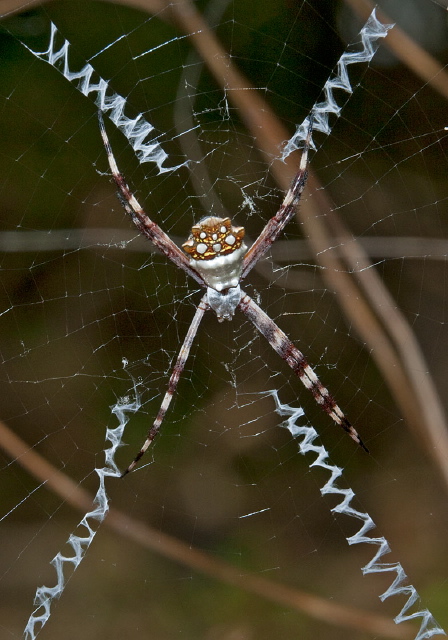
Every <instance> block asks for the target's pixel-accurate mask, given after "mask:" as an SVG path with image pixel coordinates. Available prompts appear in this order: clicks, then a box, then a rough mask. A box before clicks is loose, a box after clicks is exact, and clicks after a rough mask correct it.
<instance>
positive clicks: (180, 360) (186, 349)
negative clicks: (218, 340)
mask: <svg viewBox="0 0 448 640" xmlns="http://www.w3.org/2000/svg"><path fill="white" fill-rule="evenodd" d="M207 309H209V305H208V304H207V302H206V295H204V296H203V297H202V299H201V301H200V303H199V305H198V307H197V309H196V313H195V314H194V318H193V320H192V322H191V325H190V328H189V329H188V331H187V335H186V336H185V339H184V342H183V345H182V347H181V349H180V351H179V355H178V356H177V360H176V364H175V365H174V367H173V370H172V372H171V376H170V379H169V382H168V389H167V390H166V393H165V396H164V398H163V400H162V404H161V405H160V409H159V412H158V414H157V416H156V419H155V420H154V423H153V425H152V427H151V429H150V430H149V431H148V434H147V436H146V440H145V442H144V443H143V446H142V448H141V449H140V451H139V452H138V454H137V455H136V456H135V458H134V460H133V461H132V462H131V464H130V465H129V466H128V468H127V469H126V470H125V471H123V473H122V474H121V477H122V478H123V477H124V476H125V475H126V474H127V473H129V472H130V471H132V469H134V467H135V466H136V464H137V463H138V461H139V460H140V458H141V457H142V456H143V455H144V454H145V452H146V451H147V449H148V448H149V447H150V446H151V443H152V441H153V440H154V438H155V437H156V436H157V434H158V433H159V431H160V427H161V425H162V422H163V419H164V418H165V414H166V412H167V410H168V407H169V406H170V403H171V400H172V398H173V396H174V394H175V392H176V388H177V383H178V382H179V378H180V376H181V374H182V371H183V370H184V367H185V363H186V362H187V360H188V356H189V354H190V349H191V345H192V343H193V340H194V337H195V335H196V333H197V331H198V328H199V324H200V322H201V320H202V316H203V315H204V312H205V311H207Z"/></svg>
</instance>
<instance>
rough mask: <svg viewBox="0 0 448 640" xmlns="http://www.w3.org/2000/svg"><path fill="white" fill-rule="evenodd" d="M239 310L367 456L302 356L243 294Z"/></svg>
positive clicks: (348, 423) (359, 441)
mask: <svg viewBox="0 0 448 640" xmlns="http://www.w3.org/2000/svg"><path fill="white" fill-rule="evenodd" d="M239 308H240V309H241V311H242V312H243V313H244V314H245V315H246V316H247V317H248V318H249V320H250V321H251V322H252V323H253V324H254V325H255V326H256V328H257V329H258V331H259V332H260V333H262V334H263V335H264V337H265V338H266V340H267V341H268V342H269V344H270V345H271V347H272V348H273V349H274V350H275V351H276V352H277V353H278V355H279V356H280V357H281V358H282V359H283V360H284V361H285V362H286V363H287V364H289V366H290V367H291V369H292V370H293V371H294V373H295V374H296V375H297V376H298V377H299V378H300V380H301V381H302V382H303V384H304V385H305V387H306V388H307V389H309V390H310V391H311V393H312V394H313V396H314V399H315V400H316V402H317V403H318V404H319V405H320V406H321V407H322V409H323V410H324V411H325V412H326V413H328V415H329V416H330V417H331V418H332V419H333V420H334V421H335V422H336V424H338V425H339V426H340V427H342V428H343V429H344V431H346V432H347V433H348V434H349V436H350V437H351V438H353V440H354V441H355V442H357V443H358V444H359V445H360V446H361V447H362V448H363V449H364V451H367V453H368V452H369V450H368V449H367V447H366V446H365V444H364V443H363V441H362V440H361V438H360V437H359V434H358V432H357V431H356V429H355V428H354V427H353V426H352V425H351V423H350V422H349V421H348V420H347V418H346V417H345V415H344V413H343V412H342V410H341V409H340V408H339V406H338V405H337V404H336V401H335V400H334V398H333V397H332V396H331V395H330V392H329V391H328V390H327V389H326V388H325V387H324V386H323V385H322V383H321V382H320V380H319V378H318V377H317V376H316V374H315V373H314V371H313V370H312V368H311V367H310V365H309V364H308V362H307V361H306V358H305V356H304V355H303V353H302V352H301V351H299V349H297V347H295V346H294V345H293V343H292V342H291V340H290V339H289V338H288V337H287V336H286V334H285V333H283V331H282V330H281V329H280V328H279V327H278V326H277V325H276V324H275V322H273V321H272V320H271V319H270V317H269V316H268V315H266V313H265V312H264V311H263V310H262V309H260V307H259V306H258V305H257V304H256V303H255V302H254V301H253V300H252V298H250V297H249V296H248V295H247V294H245V293H243V295H242V297H241V301H240V303H239Z"/></svg>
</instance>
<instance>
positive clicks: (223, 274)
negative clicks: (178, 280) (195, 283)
mask: <svg viewBox="0 0 448 640" xmlns="http://www.w3.org/2000/svg"><path fill="white" fill-rule="evenodd" d="M243 238H244V227H233V226H232V223H231V221H230V218H216V217H214V216H210V217H208V218H203V219H202V220H200V222H199V223H198V224H195V225H194V226H193V227H192V229H191V235H190V237H189V239H188V240H187V242H184V244H183V245H182V248H183V250H184V251H185V253H186V254H187V255H188V256H189V258H190V265H191V266H192V267H193V269H195V270H196V271H197V272H198V273H199V274H200V275H201V276H202V278H203V279H204V282H205V283H206V285H207V286H208V287H211V288H212V289H215V290H216V291H218V292H221V291H225V290H226V289H230V288H232V287H237V286H238V284H239V282H240V278H241V271H242V265H243V258H244V255H245V254H246V251H247V247H246V245H245V244H244V242H243Z"/></svg>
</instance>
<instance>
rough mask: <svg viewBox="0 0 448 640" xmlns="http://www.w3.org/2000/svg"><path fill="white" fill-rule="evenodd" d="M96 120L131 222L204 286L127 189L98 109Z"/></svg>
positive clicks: (122, 201)
mask: <svg viewBox="0 0 448 640" xmlns="http://www.w3.org/2000/svg"><path fill="white" fill-rule="evenodd" d="M98 120H99V124H100V132H101V137H102V139H103V144H104V148H105V149H106V153H107V160H108V162H109V167H110V170H111V172H112V177H113V179H114V182H115V184H116V185H117V188H118V198H119V200H120V202H121V204H122V206H123V208H124V210H125V211H126V213H127V214H128V215H129V216H130V217H131V219H132V221H133V223H134V224H135V226H136V227H137V229H138V230H139V231H140V233H141V234H142V235H144V236H145V237H146V238H148V240H151V242H152V243H153V244H154V245H155V246H156V247H157V249H159V251H161V252H162V253H164V254H165V255H166V256H167V258H169V259H170V260H171V261H172V262H174V264H175V265H176V267H180V268H181V269H183V270H184V271H185V272H186V273H188V275H189V276H191V277H192V278H194V279H195V280H196V282H198V283H199V284H200V285H202V286H204V280H203V279H202V277H201V276H200V275H199V273H198V272H197V271H196V270H195V269H193V268H192V267H191V265H190V261H189V259H188V258H187V256H186V255H185V253H183V252H182V251H181V250H180V249H179V247H178V246H177V245H176V244H175V243H174V242H173V241H172V240H171V238H170V237H169V236H167V234H166V233H165V232H164V231H162V229H161V228H160V227H159V225H158V224H156V223H155V222H154V221H153V220H151V218H149V216H148V215H147V214H146V213H145V211H144V210H143V209H142V207H141V206H140V204H139V203H138V201H137V199H136V197H135V196H134V194H133V193H132V191H131V190H130V189H129V187H128V185H127V184H126V181H125V179H124V178H123V176H122V175H121V173H120V170H119V168H118V166H117V163H116V160H115V156H114V154H113V151H112V147H111V146H110V142H109V138H108V136H107V132H106V127H105V126H104V119H103V114H102V113H101V111H98Z"/></svg>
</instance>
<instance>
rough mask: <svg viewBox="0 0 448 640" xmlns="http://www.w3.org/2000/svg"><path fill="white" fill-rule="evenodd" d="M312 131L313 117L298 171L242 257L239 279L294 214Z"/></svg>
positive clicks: (304, 174) (304, 173) (303, 181)
mask: <svg viewBox="0 0 448 640" xmlns="http://www.w3.org/2000/svg"><path fill="white" fill-rule="evenodd" d="M312 131H313V117H312V115H311V117H310V119H309V127H308V134H307V136H306V140H305V146H304V147H303V151H302V157H301V159H300V165H299V171H298V172H297V175H296V177H295V178H294V180H293V181H292V183H291V186H290V187H289V189H288V192H287V193H286V196H285V198H284V200H283V202H282V204H281V206H280V209H279V210H278V211H277V213H276V214H275V216H273V217H272V218H271V219H270V220H269V222H268V223H267V224H266V226H265V227H264V229H263V231H262V232H261V233H260V235H259V236H258V238H257V239H256V240H255V242H254V243H253V245H252V246H251V248H250V249H249V251H248V252H247V253H246V255H245V256H244V260H243V271H242V274H241V279H243V278H245V277H246V276H247V274H248V273H249V271H250V270H251V269H252V268H253V267H254V266H255V265H256V264H257V262H258V261H259V260H260V258H262V257H263V256H264V254H265V253H266V252H267V251H268V250H269V249H270V247H271V245H272V244H273V243H274V242H275V241H276V240H277V238H278V237H279V235H280V234H281V233H282V231H283V229H284V228H285V227H286V225H287V224H288V222H289V221H290V220H291V218H292V217H293V215H294V213H295V212H296V209H297V205H298V204H299V200H300V198H301V196H302V193H303V190H304V189H305V185H306V181H307V178H308V150H309V148H310V145H311V134H312Z"/></svg>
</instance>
